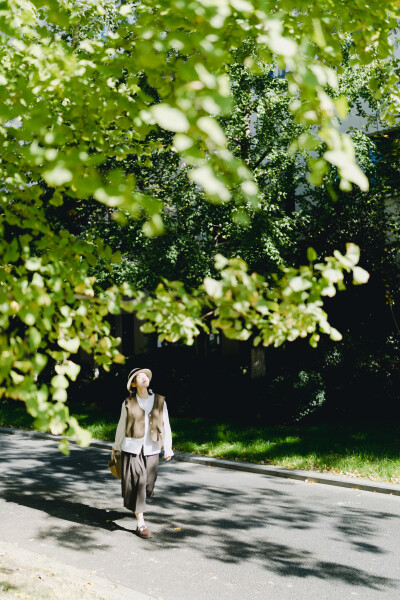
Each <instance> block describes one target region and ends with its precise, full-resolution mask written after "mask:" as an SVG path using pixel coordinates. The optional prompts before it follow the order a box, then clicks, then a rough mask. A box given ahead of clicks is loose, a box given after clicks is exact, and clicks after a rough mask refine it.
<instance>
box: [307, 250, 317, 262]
mask: <svg viewBox="0 0 400 600" xmlns="http://www.w3.org/2000/svg"><path fill="white" fill-rule="evenodd" d="M307 259H308V261H309V262H314V261H315V260H317V253H316V252H315V250H314V248H307Z"/></svg>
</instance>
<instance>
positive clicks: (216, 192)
mask: <svg viewBox="0 0 400 600" xmlns="http://www.w3.org/2000/svg"><path fill="white" fill-rule="evenodd" d="M189 177H190V179H192V180H193V181H194V182H195V183H197V184H199V185H201V186H202V187H203V188H204V190H205V192H206V193H207V194H209V195H210V196H212V197H214V198H217V199H218V200H219V201H221V202H227V201H228V200H230V199H231V193H230V192H229V190H228V189H227V187H226V186H225V184H224V183H223V181H221V179H219V178H217V177H216V176H215V174H214V173H213V171H212V169H211V168H210V167H209V166H208V165H204V166H202V167H198V168H197V169H194V170H193V171H190V174H189Z"/></svg>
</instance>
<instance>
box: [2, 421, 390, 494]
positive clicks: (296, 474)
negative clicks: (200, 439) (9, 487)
mask: <svg viewBox="0 0 400 600" xmlns="http://www.w3.org/2000/svg"><path fill="white" fill-rule="evenodd" d="M0 433H5V434H9V435H26V436H28V437H33V438H38V439H43V440H48V441H53V442H59V441H60V440H61V439H62V437H63V436H61V435H51V434H50V433H42V432H40V431H28V430H26V429H14V428H10V427H0ZM67 439H68V440H69V442H71V443H73V444H76V441H75V440H74V439H73V438H67ZM89 447H93V448H101V449H103V450H109V451H110V452H111V447H112V443H111V442H103V441H101V440H92V442H91V444H90V446H89ZM174 459H175V460H177V461H182V462H191V463H195V464H198V465H203V466H208V467H219V468H222V469H232V470H234V471H245V472H247V473H258V474H259V475H269V476H272V477H284V478H285V479H295V480H297V481H304V482H306V483H321V484H324V485H335V486H338V487H345V488H351V489H354V490H363V491H365V492H373V493H377V494H389V495H392V496H400V485H398V484H394V483H393V484H390V483H379V482H377V481H369V480H368V479H362V478H360V479H358V478H352V477H341V476H339V475H330V474H326V473H318V472H316V471H302V470H300V469H285V468H283V467H275V466H270V465H257V464H254V463H253V464H252V463H245V462H240V461H234V460H223V459H220V458H211V457H207V456H200V455H197V454H184V453H181V452H176V453H175V456H174Z"/></svg>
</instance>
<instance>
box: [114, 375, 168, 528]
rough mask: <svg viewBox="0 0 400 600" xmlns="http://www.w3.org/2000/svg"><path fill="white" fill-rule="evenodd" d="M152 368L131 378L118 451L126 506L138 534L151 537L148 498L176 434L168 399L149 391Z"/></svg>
mask: <svg viewBox="0 0 400 600" xmlns="http://www.w3.org/2000/svg"><path fill="white" fill-rule="evenodd" d="M151 378H152V373H151V371H150V369H133V370H132V371H131V372H130V373H129V376H128V383H127V388H128V392H129V397H128V398H127V399H126V400H125V401H124V402H123V404H122V409H121V417H120V419H119V423H118V427H117V432H116V435H115V443H114V446H113V448H114V450H115V451H120V452H122V477H121V483H122V497H123V499H124V506H125V507H126V508H128V509H129V510H132V511H133V512H134V513H135V515H136V519H137V527H136V534H137V535H138V536H139V537H141V538H145V539H148V538H151V537H152V533H151V531H150V529H149V528H148V527H147V525H146V523H145V520H144V511H145V506H146V498H150V497H151V496H153V494H154V485H155V482H156V479H157V472H158V462H159V454H160V452H161V448H162V447H164V458H165V460H167V461H169V460H171V458H172V457H173V455H174V453H173V451H172V434H171V427H170V424H169V417H168V410H167V404H166V402H165V398H164V397H163V396H160V395H158V394H154V393H153V392H152V391H151V390H150V389H149V384H150V381H151Z"/></svg>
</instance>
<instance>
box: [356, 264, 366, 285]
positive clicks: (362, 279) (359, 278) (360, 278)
mask: <svg viewBox="0 0 400 600" xmlns="http://www.w3.org/2000/svg"><path fill="white" fill-rule="evenodd" d="M368 279H369V273H368V271H366V270H365V269H363V268H361V267H354V268H353V281H354V283H355V284H356V285H361V284H363V283H367V281H368Z"/></svg>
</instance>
